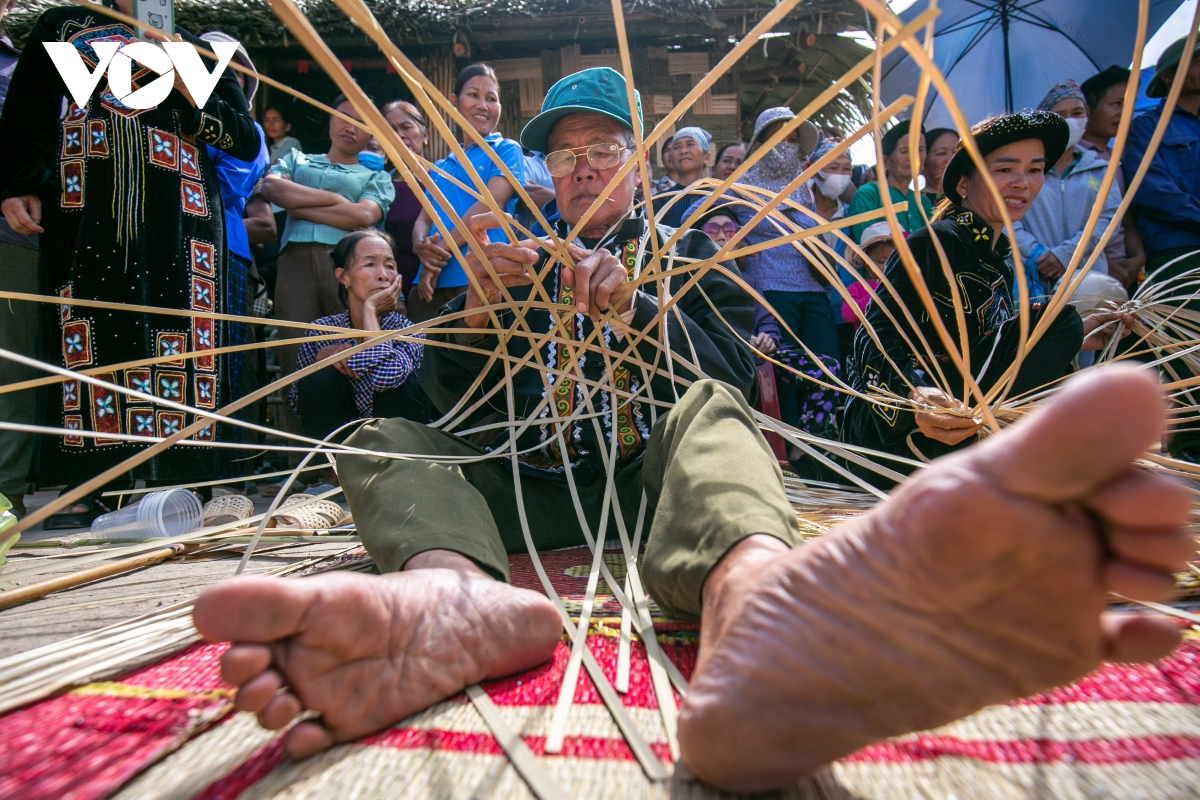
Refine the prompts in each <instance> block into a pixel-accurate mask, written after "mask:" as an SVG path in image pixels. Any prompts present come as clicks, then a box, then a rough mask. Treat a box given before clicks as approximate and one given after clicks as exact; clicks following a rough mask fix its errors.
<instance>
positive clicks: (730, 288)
mask: <svg viewBox="0 0 1200 800" xmlns="http://www.w3.org/2000/svg"><path fill="white" fill-rule="evenodd" d="M555 224H556V229H557V233H558V235H559V236H566V234H567V229H566V226H565V224H564V223H562V222H561V220H560V221H559V222H557V223H555ZM647 231H648V226H647V224H646V221H645V219H644V218H643V217H637V218H634V219H631V220H629V221H627V222H626V223H625V224H624V225H623V226H622V228H621V229H620V231H618V233H617V234H616V236H614V237H613V239H612V241H611V243H609V244H606V245H605V249H607V250H609V251H610V252H613V253H614V254H616V255H617V256H618V257H619V258H621V259H622V260H623V262H624V263H625V266H626V269H628V270H629V271H630V273H631V274H632V273H634V272H635V271H637V267H638V265H637V264H636V261H637V259H636V252H637V248H638V243H639V242H640V241H642V240H644V238H645V237H646V235H647ZM657 231H658V241H659V243H660V244H661V243H662V242H664V241H666V239H667V238H668V237H669V235H670V234H671V233H672V229H670V228H666V227H663V226H658V228H657ZM582 241H583V244H584V246H586V247H588V248H594V247H596V246H597V243H596V242H594V241H589V240H586V239H584V240H582ZM646 249H647V250H648V249H649V248H648V246H647V248H646ZM675 252H676V254H677V255H678V256H681V257H685V258H693V259H705V258H710V257H711V256H713V255H715V254H716V252H717V247H716V245H714V244H713V242H712V240H711V239H709V238H708V236H707V235H705V234H704V233H703V232H702V231H695V230H689V231H687V232H686V233H684V234H683V236H682V237H681V238H680V239H679V241H678V243H677V244H676V251H675ZM547 259H548V255H546V254H545V253H543V255H542V258H541V260H540V261H539V262H538V264H537V266H536V269H539V270H540V269H542V268H543V266H544V264H545V263H546V261H547ZM648 261H649V258H648V256H647V257H646V258H644V261H643V264H642V265H641V269H645V268H646V263H648ZM661 266H662V268H666V267H667V264H666V261H665V260H664V261H663V262H662V265H661ZM680 266H683V265H680V264H676V267H680ZM723 266H724V268H725V269H727V270H729V271H730V272H731V273H732V274H734V275H739V274H740V273H738V270H737V266H736V265H734V264H733V263H731V262H725V263H724V264H723ZM693 275H695V271H684V272H681V273H679V274H675V275H673V276H671V277H670V279H669V280H668V286H669V291H670V293H671V296H672V297H676V295H677V294H678V293H679V292H681V291H682V290H683V286H684V284H685V283H687V281H688V279H689V278H691V277H692V276H693ZM543 285H544V286H545V287H546V291H547V294H548V295H550V297H551V298H554V299H555V300H557V301H558V302H562V303H571V302H573V299H572V294H571V290H570V289H569V288H568V287H564V286H563V285H562V282H561V270H560V267H559V266H558V265H555V266H554V267H553V268H552V269H550V270H549V272H548V273H547V274H546V276H545V278H544V280H543ZM532 291H533V289H532V287H530V286H522V287H516V288H513V289H512V290H511V292H512V296H513V299H514V300H516V301H518V302H520V301H522V300H525V299H527V298H529V296H530V295H531V293H532ZM657 293H658V286H657V283H656V282H654V281H650V282H647V283H644V284H641V286H640V287H639V290H638V294H637V296H636V297H637V299H636V301H635V310H634V315H633V320H632V322H631V327H632V328H633V330H634V331H645V332H646V334H647V335H646V338H645V339H644V340H642V341H641V343H639V344H637V345H636V347H635V352H636V355H635V356H634V357H633V358H628V359H621V358H620V357H619V356H620V354H621V353H623V352H624V350H625V349H626V347H627V345H628V339H626V341H625V342H621V341H620V340H618V338H617V337H616V336H615V334H614V333H613V329H612V328H613V326H611V325H609V324H608V323H605V324H603V325H602V326H601V330H600V331H599V343H602V344H603V346H604V347H605V348H606V350H607V352H608V353H610V354H611V359H612V371H611V378H609V377H606V375H607V374H608V366H607V365H606V363H605V358H604V356H603V355H602V354H601V353H599V352H596V351H592V350H586V351H584V350H580V351H579V357H580V359H581V361H582V369H583V374H584V376H585V381H584V382H580V381H577V380H574V377H575V373H572V372H571V371H570V369H569V363H570V362H569V357H570V356H569V354H568V353H566V352H564V351H563V349H562V348H559V347H558V346H557V344H556V343H555V342H553V341H547V342H546V343H544V344H542V345H541V346H540V347H539V348H538V353H537V354H536V355H535V357H534V358H533V359H532V360H531V362H530V364H529V366H527V367H525V368H522V369H520V370H519V371H517V372H516V373H515V374H514V375H513V379H512V385H513V397H512V402H513V406H514V409H515V418H516V419H518V420H522V419H528V418H529V417H531V416H535V415H536V417H537V419H544V420H547V422H546V423H542V424H539V423H537V422H536V421H535V422H534V424H531V425H530V426H529V427H528V428H527V429H526V430H525V431H524V433H522V434H521V435H520V436H519V437H518V440H517V444H518V448H519V449H521V450H525V451H528V452H526V453H525V454H524V455H522V456H521V459H520V460H521V470H522V472H530V473H534V474H542V475H545V474H552V475H558V476H561V475H562V473H563V462H562V456H561V453H560V450H559V446H558V443H557V437H556V426H555V425H554V424H553V423H552V422H551V421H550V420H551V419H552V417H554V416H557V417H559V418H562V417H568V416H570V415H572V414H574V413H575V411H576V410H577V409H583V414H584V415H585V416H583V417H582V418H580V419H578V420H577V421H575V422H573V423H572V424H571V425H570V426H569V427H566V428H564V430H563V438H564V441H565V443H566V445H567V449H568V451H569V455H570V462H571V465H572V474H573V476H574V478H575V480H577V481H579V482H581V483H588V482H591V481H593V480H596V479H598V478H600V477H601V476H603V475H604V468H603V464H602V461H601V457H600V454H599V452H598V447H599V446H600V445H599V444H598V441H599V440H598V437H597V436H596V425H598V426H599V429H600V431H602V438H603V447H604V448H605V452H606V453H607V448H608V447H609V444H610V443H611V441H612V438H611V437H612V433H613V430H612V429H613V424H614V418H615V424H616V428H617V451H616V452H617V462H618V464H627V463H630V462H632V461H634V460H636V459H638V458H640V457H641V454H642V451H643V450H644V448H645V445H646V441H647V439H648V438H649V436H650V428H651V426H652V425H653V418H654V415H655V414H657V416H659V417H661V416H662V414H664V413H665V412H666V410H667V409H666V405H667V404H670V403H672V402H673V401H674V400H675V397H676V393H678V395H679V396H682V395H683V393H684V392H685V391H686V389H687V387H686V386H685V385H683V384H681V383H678V382H676V384H675V385H674V386H672V382H671V381H670V380H669V379H668V378H667V377H665V376H664V375H657V376H655V377H654V378H653V379H652V380H650V381H649V386H647V378H646V376H647V371H646V370H645V369H643V367H642V365H641V364H638V363H636V362H637V361H641V362H643V363H644V364H648V365H655V366H656V367H657V369H659V370H662V371H664V372H665V371H666V370H667V359H666V356H665V354H664V353H663V352H662V350H661V349H660V348H659V346H658V345H657V344H656V342H664V341H667V340H669V342H670V347H671V351H672V352H673V353H676V354H678V357H677V358H675V359H674V363H673V368H674V371H675V375H676V377H677V378H682V379H685V380H687V381H689V382H690V381H694V380H696V379H697V378H699V377H702V376H705V377H709V378H715V379H717V380H721V381H724V382H725V383H728V384H730V385H731V386H733V387H734V388H736V389H737V390H739V391H741V392H742V393H743V394H744V395H746V396H747V397H749V396H750V393H751V390H752V386H753V382H754V360H753V357H752V356H751V353H750V349H749V348H748V347H747V346H746V345H745V344H743V342H744V341H747V340H749V338H750V334H751V326H752V324H753V315H754V302H753V300H752V299H751V297H750V295H749V294H747V293H746V292H745V291H744V290H743V289H742V288H741V287H739V286H738V285H737V284H736V283H734V281H732V280H730V279H729V278H728V277H726V276H725V275H723V274H721V273H720V272H718V271H716V270H713V269H709V270H707V271H704V272H703V273H702V275H701V277H700V279H699V281H698V282H697V283H696V284H695V285H693V286H692V287H691V288H689V289H688V290H687V291H686V292H683V294H682V295H678V296H677V297H676V299H677V301H678V302H677V304H676V305H675V306H674V308H673V309H672V310H670V311H668V313H667V314H666V315H665V322H666V325H665V328H666V330H665V331H664V330H662V329H661V328H660V326H659V325H658V323H657V321H656V320H657V314H658V306H659V300H658V296H657ZM464 302H465V296H463V297H459V298H457V299H455V300H453V301H451V303H449V304H448V305H447V306H446V308H445V309H443V313H447V312H454V311H461V310H462V308H463V304H464ZM675 309H677V311H676V310H675ZM718 312H719V313H718ZM560 313H561V314H562V321H563V322H564V324H566V325H568V326H569V330H571V332H572V334H573V337H574V339H575V340H576V341H585V340H586V339H587V338H588V337H589V336H591V335H592V333H593V330H594V326H593V324H592V321H591V319H590V318H588V317H586V316H584V315H582V314H578V313H574V312H572V311H563V312H560ZM499 317H500V324H501V327H502V328H503V329H504V330H512V331H514V335H513V336H512V337H511V338H509V339H508V340H507V342H506V343H505V344H503V350H504V352H505V353H506V354H507V355H508V356H510V357H511V358H514V359H518V360H519V359H521V358H523V357H525V356H526V355H527V354H529V351H530V341H529V338H528V336H527V335H520V334H519V333H515V331H518V330H520V328H519V325H518V321H517V319H516V315H515V314H514V312H513V311H511V310H507V309H506V310H504V311H502V312H500V314H499ZM525 322H526V324H527V325H528V326H529V328H530V329H531V330H532V332H533V334H534V335H535V336H538V335H541V336H544V335H545V334H546V333H547V332H548V331H551V330H552V329H553V328H554V321H553V320H552V318H551V312H550V311H548V310H547V309H545V308H533V309H531V310H529V311H528V312H527V313H526V314H525ZM459 326H461V324H460V325H459ZM463 337H464V335H462V334H453V333H450V334H441V335H434V334H430V335H429V337H428V339H429V340H431V341H436V340H437V339H439V338H441V339H443V340H451V341H453V342H454V343H455V344H461V343H463V342H465V339H464V338H463ZM595 341H596V340H595V339H593V342H595ZM501 346H502V345H501V340H500V337H498V336H495V335H489V336H482V337H479V338H478V339H476V340H474V341H471V347H472V348H473V351H465V350H461V349H450V348H447V347H439V346H436V345H435V346H432V347H426V348H425V361H424V363H423V365H422V367H421V375H420V379H421V386H422V388H423V389H425V391H426V393H427V394H428V395H429V397H430V399H431V400H432V401H433V403H434V405H435V406H436V407H437V408H438V409H439V410H440V411H441V412H442V413H445V412H447V411H449V410H450V408H452V407H453V406H454V404H455V403H457V402H458V401H459V400H460V399H461V398H462V397H463V396H464V395H465V394H466V393H467V392H468V391H469V390H470V387H471V385H472V383H473V382H474V381H475V379H476V378H477V377H478V376H479V374H480V373H481V372H483V371H484V370H487V375H486V376H485V377H484V379H483V382H482V385H481V388H480V390H479V391H478V392H476V393H475V394H474V395H473V396H472V397H471V398H470V400H469V401H468V402H469V403H470V402H473V401H474V400H475V399H477V398H479V397H480V396H483V395H485V394H487V393H488V392H489V391H490V390H492V389H494V388H495V387H496V386H497V385H502V384H503V383H504V367H503V365H502V364H500V363H498V362H492V363H489V355H487V354H489V353H491V352H493V351H494V350H497V349H499V348H500V347H501ZM539 359H540V361H539ZM681 359H682V361H681ZM693 359H694V363H695V364H696V365H697V366H698V367H699V372H697V371H695V370H693V369H691V368H690V367H688V366H687V365H686V364H685V363H683V361H687V362H692V361H693ZM543 376H545V382H543ZM601 382H603V389H601V390H597V388H596V387H597V385H598V384H600V383H601ZM547 385H549V386H550V387H551V391H552V393H553V396H552V398H551V400H550V402H549V403H546V404H545V406H544V407H543V408H541V409H540V410H539V408H538V407H539V406H541V405H543V401H544V400H545V398H546V386H547ZM613 390H615V391H616V393H617V398H618V399H617V403H616V405H617V411H616V413H615V414H613V413H610V412H611V410H612V406H613ZM630 394H632V395H633V396H634V397H636V398H638V399H635V400H633V401H632V402H626V399H625V398H626V397H628V396H629V395H630ZM648 399H650V400H654V401H657V402H658V403H659V405H658V407H657V408H656V409H654V410H653V411H652V409H651V404H650V403H648V402H646V400H648ZM589 402H590V404H591V405H590V408H589V406H588V404H589ZM491 412H495V413H497V414H499V415H500V417H501V418H503V419H507V418H508V397H507V395H506V393H505V392H504V390H503V389H501V390H500V391H498V392H495V393H494V394H492V395H491V396H490V397H489V399H488V400H487V401H486V403H485V405H484V407H483V408H482V409H481V412H480V413H479V414H477V415H476V418H479V417H481V416H482V415H484V414H488V413H491ZM593 413H594V415H597V416H598V418H597V419H596V423H595V425H593V422H592V418H591V417H590V416H586V415H588V414H593ZM508 440H509V439H508V432H507V431H502V432H501V433H500V434H498V436H497V437H496V440H495V443H494V444H493V448H494V449H507V446H508V445H507V443H508ZM505 463H508V462H507V461H506V462H505Z"/></svg>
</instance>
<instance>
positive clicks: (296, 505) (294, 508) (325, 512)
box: [267, 494, 350, 530]
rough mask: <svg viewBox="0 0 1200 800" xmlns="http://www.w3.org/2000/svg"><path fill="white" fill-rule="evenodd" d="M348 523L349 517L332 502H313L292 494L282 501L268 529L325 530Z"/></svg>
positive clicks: (304, 495)
mask: <svg viewBox="0 0 1200 800" xmlns="http://www.w3.org/2000/svg"><path fill="white" fill-rule="evenodd" d="M349 521H350V515H349V514H348V513H346V512H345V511H343V510H342V507H341V506H339V505H338V504H337V503H335V502H333V501H332V500H314V499H313V497H312V495H307V494H294V495H292V496H291V497H289V498H287V499H286V500H284V501H283V503H282V504H281V505H280V506H279V509H278V510H277V511H276V512H275V517H274V519H272V520H271V522H270V523H269V524H268V525H267V527H269V528H300V529H306V530H327V529H329V528H336V527H337V526H338V525H341V524H342V523H344V522H349Z"/></svg>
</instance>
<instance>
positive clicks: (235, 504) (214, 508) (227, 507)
mask: <svg viewBox="0 0 1200 800" xmlns="http://www.w3.org/2000/svg"><path fill="white" fill-rule="evenodd" d="M213 494H214V497H213V499H212V500H209V501H208V502H207V503H205V504H204V527H206V528H211V527H213V526H215V525H225V524H226V523H230V522H237V521H238V520H242V519H246V518H248V517H252V516H254V501H253V500H251V499H250V498H249V497H246V495H244V494H233V493H227V494H221V495H218V494H216V493H215V492H214V493H213Z"/></svg>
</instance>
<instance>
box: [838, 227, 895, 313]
mask: <svg viewBox="0 0 1200 800" xmlns="http://www.w3.org/2000/svg"><path fill="white" fill-rule="evenodd" d="M858 246H859V247H861V248H862V250H863V252H864V253H866V254H867V258H868V259H869V260H868V262H867V263H866V264H863V260H862V256H860V255H859V254H858V253H856V252H854V251H853V250H848V251H847V254H846V255H847V259H846V260H847V261H849V262H850V264H851V266H853V267H854V269H855V270H857V271H858V274H859V275H860V276H861V277H862V278H863V279H865V280H866V281H868V283H869V284H870V286H871V291H874V290H876V289H878V288H879V279H880V276H881V275H882V274H883V267H884V265H885V264H887V260H888V259H889V258H890V257H891V255H892V253H894V252H896V245H895V244H894V243H893V242H892V226H891V225H890V224H888V223H887V222H876V223H875V224H873V225H869V226H867V228H866V229H864V230H863V233H862V241H860V242H859V243H858ZM850 296H851V297H853V298H854V303H855V304H856V305H857V306H858V308H857V309H856V308H855V307H854V306H852V305H850V303H849V301H846V300H843V301H842V321H843V322H848V323H850V324H851V325H853V326H854V329H855V330H858V327H859V326H860V325H862V318H861V315H862V314H863V313H864V312H865V311H866V310H867V303H869V302H871V294H870V292H868V291H867V287H866V285H864V284H863V283H862V281H853V282H851V283H850Z"/></svg>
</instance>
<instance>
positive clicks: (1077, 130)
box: [1067, 117, 1088, 153]
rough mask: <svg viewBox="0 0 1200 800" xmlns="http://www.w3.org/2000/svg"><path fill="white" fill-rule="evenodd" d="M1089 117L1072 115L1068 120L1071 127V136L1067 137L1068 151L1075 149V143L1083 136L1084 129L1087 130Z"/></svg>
mask: <svg viewBox="0 0 1200 800" xmlns="http://www.w3.org/2000/svg"><path fill="white" fill-rule="evenodd" d="M1087 123H1088V121H1087V117H1071V118H1070V119H1068V120H1067V125H1069V126H1070V128H1071V136H1070V138H1068V139H1067V152H1068V153H1069V152H1071V151H1072V150H1074V149H1075V145H1077V144H1079V140H1080V139H1082V138H1083V134H1084V131H1086V130H1087Z"/></svg>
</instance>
